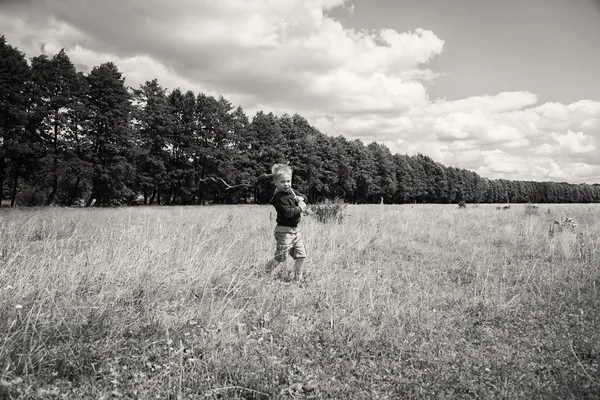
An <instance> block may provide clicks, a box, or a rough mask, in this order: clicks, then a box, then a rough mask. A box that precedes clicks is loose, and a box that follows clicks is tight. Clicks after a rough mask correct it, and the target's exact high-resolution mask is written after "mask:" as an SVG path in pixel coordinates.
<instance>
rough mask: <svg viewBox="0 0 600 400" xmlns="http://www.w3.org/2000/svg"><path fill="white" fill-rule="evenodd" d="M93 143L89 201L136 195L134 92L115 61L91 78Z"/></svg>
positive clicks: (90, 129)
mask: <svg viewBox="0 0 600 400" xmlns="http://www.w3.org/2000/svg"><path fill="white" fill-rule="evenodd" d="M87 80H88V83H89V89H88V92H87V93H88V99H87V100H88V109H89V121H88V124H87V129H88V131H87V132H86V133H87V135H88V137H89V141H90V144H91V148H90V153H89V155H88V156H89V159H90V160H91V163H92V165H93V176H92V188H91V193H90V197H89V199H88V201H87V203H86V205H87V206H90V205H91V204H92V203H93V202H94V200H96V205H98V206H100V205H109V204H112V203H114V202H119V201H123V200H124V199H130V198H131V197H132V196H134V195H135V192H133V190H132V189H131V187H132V186H133V185H134V179H135V169H134V166H133V165H132V164H131V163H130V162H129V158H130V157H131V154H130V151H131V143H132V142H131V130H130V128H129V126H128V123H129V114H130V111H131V103H130V95H129V93H128V91H127V88H126V86H125V80H124V78H123V76H122V74H121V73H120V72H119V70H118V69H117V67H116V66H115V65H114V64H113V63H110V62H109V63H104V64H101V65H100V66H97V67H94V68H93V69H92V71H91V72H90V74H89V75H88V77H87Z"/></svg>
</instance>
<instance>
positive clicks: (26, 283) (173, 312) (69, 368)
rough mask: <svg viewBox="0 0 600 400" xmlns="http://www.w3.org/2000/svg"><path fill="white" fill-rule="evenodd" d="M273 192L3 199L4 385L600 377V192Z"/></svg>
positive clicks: (386, 385)
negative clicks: (295, 232)
mask: <svg viewBox="0 0 600 400" xmlns="http://www.w3.org/2000/svg"><path fill="white" fill-rule="evenodd" d="M271 208H272V207H267V206H214V207H212V206H211V207H165V208H161V207H152V208H144V207H140V208H118V209H59V208H47V209H16V210H12V209H0V218H1V219H0V252H1V255H0V321H2V323H1V324H0V398H3V397H5V398H31V397H34V398H59V397H60V396H67V397H69V398H100V397H105V398H106V397H109V396H113V397H139V398H169V397H171V398H280V397H281V398H286V397H289V398H292V397H304V398H540V397H544V398H552V397H555V398H562V397H571V396H572V397H576V398H577V397H580V398H581V397H588V398H597V397H594V396H597V394H598V393H600V379H599V378H598V376H600V371H599V367H598V363H599V362H600V361H599V352H600V344H599V343H600V341H598V333H597V332H600V318H599V317H600V312H599V309H600V303H599V302H598V300H600V297H599V295H598V285H599V284H600V207H599V206H597V205H539V212H536V213H531V212H527V210H526V208H525V206H518V205H513V207H512V208H511V209H510V210H506V211H505V210H501V211H497V210H495V206H492V205H480V206H478V207H473V206H469V207H468V208H467V209H458V208H456V206H455V205H447V206H442V205H415V206H411V205H403V206H391V205H390V206H388V205H376V206H375V205H373V206H348V207H347V209H346V210H345V211H346V216H345V218H344V221H343V223H341V224H337V223H335V224H322V223H318V222H317V221H316V220H315V219H313V218H312V217H310V216H309V217H305V218H303V220H302V232H303V236H304V240H305V244H306V246H307V249H308V253H309V254H308V255H309V259H308V262H307V263H306V267H307V279H308V282H307V283H306V284H304V285H297V284H286V283H284V282H283V281H281V280H278V279H272V278H270V277H267V276H265V275H264V274H263V273H262V267H263V265H264V263H265V262H266V261H267V260H268V258H269V257H270V256H271V255H272V253H273V249H274V241H273V237H272V229H273V225H274V223H275V222H274V221H273V218H272V209H271ZM567 215H568V216H569V217H570V218H573V220H574V221H575V222H576V223H577V226H576V227H575V228H573V229H563V230H560V231H555V232H554V233H553V234H550V233H549V232H550V228H551V227H552V226H553V224H554V220H557V219H558V220H564V218H565V217H566V216H567ZM287 267H289V268H291V263H288V265H287Z"/></svg>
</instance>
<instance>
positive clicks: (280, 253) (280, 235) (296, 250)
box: [275, 225, 306, 262]
mask: <svg viewBox="0 0 600 400" xmlns="http://www.w3.org/2000/svg"><path fill="white" fill-rule="evenodd" d="M275 240H276V241H277V245H276V247H275V261H277V262H284V261H285V260H286V258H287V256H288V254H289V255H290V256H292V258H293V259H294V260H295V259H297V258H306V248H305V247H304V242H303V241H302V235H300V230H299V229H298V228H291V227H289V226H281V225H277V226H276V227H275Z"/></svg>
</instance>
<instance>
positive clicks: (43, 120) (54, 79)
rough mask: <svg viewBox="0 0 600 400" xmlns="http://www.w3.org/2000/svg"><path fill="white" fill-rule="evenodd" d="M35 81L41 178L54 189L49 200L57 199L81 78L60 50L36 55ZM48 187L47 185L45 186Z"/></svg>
mask: <svg viewBox="0 0 600 400" xmlns="http://www.w3.org/2000/svg"><path fill="white" fill-rule="evenodd" d="M31 70H32V85H33V93H34V96H33V99H32V102H33V109H32V114H36V119H37V120H38V121H39V128H40V129H39V134H40V139H41V140H42V143H43V147H44V150H45V152H44V153H45V154H44V158H43V159H42V163H41V174H40V175H41V178H42V179H43V180H44V181H45V183H46V182H48V183H49V186H50V193H49V194H48V196H47V198H46V201H45V204H46V205H50V204H52V202H53V201H54V200H55V197H56V194H57V191H58V186H59V175H65V172H66V171H65V170H64V167H65V166H66V165H67V163H66V156H67V149H68V148H69V147H72V145H73V144H72V143H68V142H69V141H70V139H72V137H70V136H69V135H68V134H67V130H68V127H69V125H70V121H69V118H70V116H72V115H73V113H72V110H73V107H74V106H75V104H76V101H77V97H78V94H79V79H78V76H77V72H76V70H75V66H74V65H73V63H72V62H71V60H70V59H69V57H68V56H67V55H66V54H65V52H64V50H62V49H61V50H60V52H59V53H58V54H56V55H55V56H53V57H52V58H51V59H49V58H48V57H46V56H45V55H41V56H38V57H34V58H33V59H32V63H31ZM43 189H45V187H43Z"/></svg>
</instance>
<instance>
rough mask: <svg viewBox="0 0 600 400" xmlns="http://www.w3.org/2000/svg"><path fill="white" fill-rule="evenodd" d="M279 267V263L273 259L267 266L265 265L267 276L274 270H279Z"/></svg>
mask: <svg viewBox="0 0 600 400" xmlns="http://www.w3.org/2000/svg"><path fill="white" fill-rule="evenodd" d="M278 265H279V261H277V260H276V259H274V258H272V259H270V260H269V261H268V262H267V264H266V265H265V272H266V273H267V274H270V273H271V272H273V270H274V269H275V268H277V266H278Z"/></svg>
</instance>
